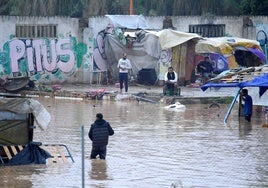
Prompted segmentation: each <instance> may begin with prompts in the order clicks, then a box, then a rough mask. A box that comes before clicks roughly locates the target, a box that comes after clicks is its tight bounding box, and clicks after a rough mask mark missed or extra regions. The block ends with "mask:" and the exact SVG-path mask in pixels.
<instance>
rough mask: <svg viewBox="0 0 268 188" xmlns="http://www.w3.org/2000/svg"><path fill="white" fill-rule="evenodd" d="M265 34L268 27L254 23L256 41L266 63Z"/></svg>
mask: <svg viewBox="0 0 268 188" xmlns="http://www.w3.org/2000/svg"><path fill="white" fill-rule="evenodd" d="M267 34H268V25H267V24H266V23H262V22H260V23H256V40H257V41H259V43H260V45H261V47H262V50H263V51H264V53H265V55H266V62H268V60H267V54H268V48H267V43H268V40H267Z"/></svg>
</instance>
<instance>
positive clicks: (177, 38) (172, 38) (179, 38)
mask: <svg viewBox="0 0 268 188" xmlns="http://www.w3.org/2000/svg"><path fill="white" fill-rule="evenodd" d="M147 32H148V33H150V34H153V35H156V36H157V37H158V38H159V43H160V45H161V49H162V50H166V49H170V48H172V47H175V46H178V45H180V44H182V43H185V42H187V41H189V40H191V39H199V38H201V36H200V35H198V34H195V33H185V32H181V31H175V30H172V29H164V30H161V31H147Z"/></svg>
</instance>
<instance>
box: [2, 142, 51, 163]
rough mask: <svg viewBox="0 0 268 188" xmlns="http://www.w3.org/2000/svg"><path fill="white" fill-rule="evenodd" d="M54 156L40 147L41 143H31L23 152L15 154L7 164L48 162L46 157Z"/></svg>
mask: <svg viewBox="0 0 268 188" xmlns="http://www.w3.org/2000/svg"><path fill="white" fill-rule="evenodd" d="M51 157H52V156H51V155H50V154H49V153H48V152H47V151H45V150H44V149H42V148H40V147H39V144H36V143H30V144H29V145H28V146H26V147H25V148H24V149H23V150H22V151H21V152H19V153H18V154H17V155H15V156H13V157H12V158H11V159H10V160H9V161H8V163H7V165H28V164H46V159H48V158H51Z"/></svg>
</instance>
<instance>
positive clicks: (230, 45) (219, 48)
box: [195, 37, 266, 62]
mask: <svg viewBox="0 0 268 188" xmlns="http://www.w3.org/2000/svg"><path fill="white" fill-rule="evenodd" d="M239 47H244V48H243V50H248V51H251V52H252V53H254V54H255V55H256V56H257V57H259V58H260V59H261V60H262V61H263V62H265V61H266V58H265V55H264V53H263V51H262V49H261V46H260V44H259V42H258V41H256V40H250V39H244V38H238V37H215V38H202V39H200V40H199V41H198V42H197V44H196V47H195V51H196V53H220V54H223V55H230V54H232V53H233V52H234V51H235V49H238V48H239Z"/></svg>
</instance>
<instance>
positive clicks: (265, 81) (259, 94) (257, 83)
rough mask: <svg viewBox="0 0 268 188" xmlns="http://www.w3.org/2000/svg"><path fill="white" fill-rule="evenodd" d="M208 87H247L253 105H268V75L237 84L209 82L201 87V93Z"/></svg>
mask: <svg viewBox="0 0 268 188" xmlns="http://www.w3.org/2000/svg"><path fill="white" fill-rule="evenodd" d="M209 87H215V88H220V87H239V88H244V87H247V89H248V91H249V94H250V95H251V97H252V99H253V104H254V105H268V100H267V98H268V93H267V92H266V91H267V89H268V73H265V74H263V75H262V76H259V77H256V78H254V79H253V80H251V81H245V82H239V83H238V82H237V83H213V82H209V83H207V84H205V85H203V86H202V87H201V89H202V90H203V91H205V90H207V89H208V88H209ZM255 87H258V88H259V90H256V89H255Z"/></svg>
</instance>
